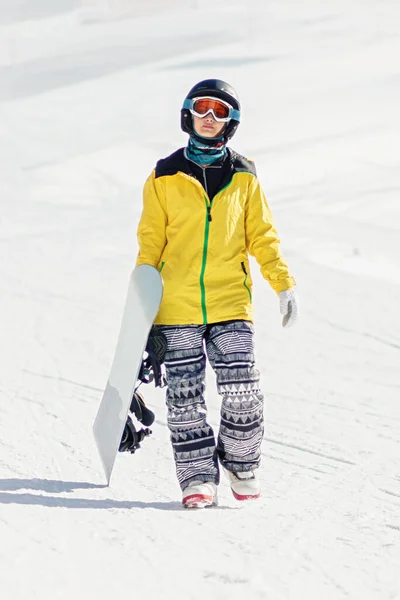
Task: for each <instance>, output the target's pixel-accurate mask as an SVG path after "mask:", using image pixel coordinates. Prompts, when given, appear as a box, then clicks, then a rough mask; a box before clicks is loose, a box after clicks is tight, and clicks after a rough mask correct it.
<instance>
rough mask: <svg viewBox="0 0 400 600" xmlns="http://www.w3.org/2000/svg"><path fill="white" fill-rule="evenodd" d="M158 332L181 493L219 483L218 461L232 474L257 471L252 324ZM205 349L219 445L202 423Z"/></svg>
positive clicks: (259, 423)
mask: <svg viewBox="0 0 400 600" xmlns="http://www.w3.org/2000/svg"><path fill="white" fill-rule="evenodd" d="M157 327H159V328H161V329H162V331H163V333H164V335H165V336H166V339H167V344H168V347H167V353H166V357H165V365H166V377H167V384H168V389H167V398H166V402H167V408H168V415H167V422H168V427H169V430H170V434H171V442H172V447H173V452H174V460H175V464H176V473H177V476H178V481H179V483H180V485H181V487H182V489H184V488H185V487H187V485H189V484H190V483H191V482H192V481H214V482H215V483H218V482H219V466H218V459H219V460H220V462H221V463H222V464H223V465H224V466H225V467H226V468H227V469H229V470H231V471H236V472H237V471H247V470H252V469H254V468H256V467H257V466H258V465H259V462H260V446H261V441H262V437H263V395H262V393H261V391H260V389H259V373H258V371H257V370H256V369H255V367H254V344H253V335H254V328H253V325H252V323H250V322H248V321H233V322H229V323H220V324H216V325H210V326H205V325H198V326H177V327H171V326H168V327H167V326H160V325H158V326H157ZM190 343H192V346H190ZM204 345H205V348H204ZM205 349H206V352H207V356H208V359H209V362H210V364H211V366H212V367H213V369H214V371H215V373H216V376H217V390H218V393H219V394H220V395H221V396H222V406H221V424H220V430H219V434H218V440H217V443H216V440H215V436H214V432H213V430H212V428H211V426H210V425H209V424H208V423H207V419H206V416H207V409H206V404H205V399H204V392H205V367H206V353H205Z"/></svg>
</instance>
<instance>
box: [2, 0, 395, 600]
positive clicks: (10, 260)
mask: <svg viewBox="0 0 400 600" xmlns="http://www.w3.org/2000/svg"><path fill="white" fill-rule="evenodd" d="M33 4H34V5H35V6H33ZM183 4H184V3H183V2H181V1H179V2H178V1H177V2H176V4H175V3H174V2H170V3H168V6H169V10H168V11H163V12H157V14H154V15H152V14H151V12H150V10H149V7H150V6H151V4H150V3H149V2H148V3H146V10H144V9H143V10H141V7H140V6H139V7H138V11H136V10H135V11H134V12H135V14H134V15H133V16H132V18H118V19H111V20H109V21H108V20H101V21H96V20H91V21H90V20H88V19H87V18H85V14H84V9H83V8H80V6H79V3H78V2H77V1H76V2H75V1H72V0H68V1H67V0H63V1H62V2H58V3H57V8H55V3H54V2H52V1H51V0H40V1H39V0H38V2H35V3H32V2H28V1H27V0H18V2H11V1H8V2H6V0H1V2H0V57H1V58H0V61H1V64H0V134H1V139H2V144H1V146H0V157H1V160H0V164H1V167H0V169H1V174H0V206H1V213H0V214H1V230H0V244H1V253H0V291H1V293H0V309H1V312H0V314H1V329H0V331H1V365H2V369H1V379H0V540H1V544H0V597H1V599H2V600H36V599H39V598H40V600H44V599H47V598H49V599H50V598H51V599H52V600H67V599H68V600H70V599H71V598H73V599H75V600H81V599H82V600H83V599H84V600H92V599H93V600H94V599H96V600H101V599H103V598H104V599H106V598H107V599H108V598H111V597H112V598H125V597H127V596H129V597H140V596H142V597H144V595H145V594H146V595H148V596H150V597H151V598H159V597H160V598H164V599H172V598H174V599H176V598H178V599H179V598H185V600H191V599H194V600H200V599H203V598H206V597H207V598H210V599H211V598H218V599H221V600H222V599H228V598H229V600H232V599H236V598H242V597H245V598H246V599H247V598H248V599H251V600H253V599H254V600H255V599H268V600H303V599H304V598H307V599H308V600H310V599H312V600H314V599H315V600H317V599H318V600H342V599H349V598H351V599H352V600H359V599H362V600H367V599H368V600H395V599H398V598H400V575H399V568H398V567H399V560H400V402H399V397H400V354H399V352H400V325H399V303H400V287H399V284H400V267H399V264H400V236H399V230H400V219H399V217H400V213H399V202H398V198H399V191H400V152H399V141H400V116H399V110H398V107H399V103H400V77H399V69H398V57H399V55H400V38H399V34H398V23H399V18H400V5H399V4H398V1H397V0H386V1H385V2H379V0H363V1H362V2H361V0H350V1H349V0H347V2H345V1H344V0H336V1H335V2H333V1H332V0H328V2H324V3H320V2H317V1H316V0H303V1H302V2H294V0H286V1H285V2H278V1H276V0H271V1H270V2H265V1H264V0H253V1H252V2H251V3H247V4H246V3H243V2H239V1H238V0H232V1H228V0H219V1H218V2H215V3H213V4H212V5H210V4H206V5H204V6H203V5H202V3H200V2H194V1H193V2H189V0H188V2H187V3H186V4H185V5H184V6H183ZM142 6H143V7H144V6H145V5H144V3H143V4H142ZM86 17H87V14H86ZM214 76H217V77H221V78H224V79H226V80H228V81H229V82H231V83H232V84H233V85H234V86H235V87H236V88H237V89H238V91H239V94H240V96H241V100H242V104H243V121H242V124H241V126H240V128H239V130H238V132H237V135H236V137H235V138H234V140H233V141H232V147H233V148H235V149H237V150H238V151H240V152H242V153H243V154H245V155H248V156H251V157H252V158H254V159H255V160H256V163H257V167H258V172H259V177H260V179H261V181H262V183H263V186H264V188H265V191H266V193H267V195H268V198H269V201H270V205H271V208H272V210H273V213H274V216H275V220H276V223H277V227H278V231H279V233H280V236H281V239H282V248H283V251H284V254H285V256H286V258H287V260H288V262H289V264H290V266H291V270H292V271H293V274H294V276H295V278H296V280H297V282H298V288H299V293H300V298H301V309H302V311H301V318H300V320H299V322H298V324H297V325H296V327H295V328H293V329H292V330H288V331H286V330H283V329H282V327H281V320H280V316H279V311H278V303H277V300H276V297H275V295H274V293H273V292H272V290H270V288H269V287H268V285H267V284H266V283H265V282H264V281H263V280H262V278H261V276H260V275H259V272H258V269H257V266H256V265H254V264H252V272H253V280H254V282H255V290H254V303H255V315H256V329H257V338H256V343H257V358H258V365H259V368H260V371H261V373H262V382H263V389H264V391H265V394H266V411H265V416H266V432H265V440H264V446H263V464H262V469H261V480H262V497H261V499H260V501H258V502H254V503H252V504H247V505H245V506H242V505H241V504H238V503H237V502H236V501H235V500H234V499H233V497H232V496H231V493H230V490H229V488H228V485H227V483H226V481H224V480H223V481H222V483H221V486H220V492H219V496H220V507H219V508H218V509H210V510H205V511H193V512H190V511H184V510H182V509H181V505H180V490H179V488H178V485H177V482H176V479H175V473H174V465H173V461H172V452H171V449H170V445H169V435H168V430H167V427H166V418H165V417H166V415H165V407H164V392H163V391H160V390H155V389H154V388H151V389H148V390H147V389H146V390H145V393H146V398H147V401H148V404H149V405H150V407H152V408H153V409H154V410H155V412H156V415H157V420H156V424H155V426H154V433H153V436H152V438H150V439H147V440H145V442H144V443H143V447H142V448H141V450H140V451H139V452H138V453H137V454H136V455H135V456H125V455H120V456H118V459H117V463H116V467H115V471H114V474H113V478H112V480H111V486H110V487H106V486H105V481H104V475H103V473H102V468H101V463H100V459H99V457H98V454H97V452H96V448H95V444H94V440H93V436H92V431H91V427H92V423H93V420H94V417H95V414H96V412H97V409H98V405H99V402H100V398H101V395H102V391H103V388H104V386H105V383H106V381H107V377H108V373H109V369H110V366H111V362H112V357H113V352H114V349H115V344H116V336H117V334H118V331H119V325H120V319H121V315H122V309H123V303H124V300H125V295H126V288H127V283H128V279H129V273H130V270H131V268H132V265H133V264H134V261H135V258H136V252H137V243H136V226H137V221H138V217H139V215H140V210H141V189H142V185H143V182H144V180H145V178H146V177H147V175H148V174H149V173H150V171H151V169H152V168H153V166H154V164H155V161H156V160H157V159H158V158H159V157H161V156H165V155H167V154H168V153H170V152H172V151H173V150H174V149H176V148H177V147H179V146H182V145H184V144H185V141H186V138H185V136H184V134H183V133H182V132H181V131H180V128H179V110H180V106H181V102H182V99H183V98H184V95H185V93H186V92H187V91H188V89H189V88H190V87H191V86H192V85H193V84H194V83H195V82H196V81H198V80H200V79H202V78H205V77H214ZM208 384H209V385H208V404H209V415H210V421H211V423H212V424H213V425H214V426H215V427H216V426H217V424H218V413H219V400H218V397H217V395H216V391H215V385H214V377H213V374H212V373H208Z"/></svg>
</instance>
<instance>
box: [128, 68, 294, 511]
mask: <svg viewBox="0 0 400 600" xmlns="http://www.w3.org/2000/svg"><path fill="white" fill-rule="evenodd" d="M240 110H241V109H240V103H239V99H238V96H237V94H236V92H235V90H234V89H233V88H232V87H231V86H230V85H229V84H228V83H225V82H224V81H221V80H219V79H208V80H205V81H201V82H200V83H198V84H197V85H195V86H194V87H193V88H192V89H191V90H190V92H189V93H188V95H187V97H186V98H185V101H184V103H183V107H182V110H181V127H182V129H183V131H184V132H186V133H188V134H189V142H188V145H187V147H186V148H181V149H179V150H177V151H176V152H174V153H173V154H171V155H170V156H168V157H167V158H164V159H161V160H159V161H158V162H157V165H156V167H155V169H154V171H153V172H152V173H151V175H150V176H149V178H148V179H147V181H146V183H145V186H144V192H143V212H142V215H141V219H140V223H139V227H138V242H139V255H138V260H137V264H138V265H140V264H150V265H153V266H155V267H157V268H158V269H159V270H160V271H161V273H162V277H163V280H164V295H163V299H162V302H161V306H160V310H159V312H158V315H157V318H156V320H155V326H156V328H157V330H160V331H162V333H163V334H164V336H165V338H166V340H167V351H166V355H165V370H166V379H167V386H168V387H167V397H166V402H167V409H168V427H169V430H170V435H171V442H172V447H173V454H174V459H175V464H176V473H177V477H178V481H179V484H180V486H181V489H182V502H183V505H184V506H185V507H203V506H209V505H213V504H214V505H215V504H217V486H218V484H219V480H220V465H221V466H222V468H223V470H224V472H225V474H226V475H227V477H228V480H229V482H230V486H231V489H232V492H233V495H234V497H235V498H236V499H237V500H247V499H255V498H258V497H259V495H260V482H259V479H258V476H257V468H258V467H259V464H260V455H261V442H262V438H263V394H262V392H261V390H260V387H259V372H258V371H257V369H256V367H255V359H254V343H253V342H254V339H253V338H254V326H253V311H252V280H251V274H250V268H249V258H248V255H249V254H250V255H252V256H254V257H255V258H256V260H257V262H258V264H259V265H260V268H261V273H262V275H263V276H264V278H265V279H266V280H267V281H268V282H269V283H270V285H271V286H272V288H273V289H274V290H275V292H276V293H277V294H278V296H279V301H280V311H281V314H282V315H283V325H284V326H286V327H288V326H291V325H293V324H294V323H295V322H296V320H297V316H298V299H297V294H296V290H295V281H294V279H293V278H292V277H291V275H290V273H289V270H288V266H287V264H286V262H285V261H284V260H283V259H282V257H281V254H280V243H279V238H278V235H277V232H276V229H275V227H274V224H273V220H272V216H271V212H270V209H269V207H268V204H267V202H266V199H265V196H264V194H263V191H262V189H261V187H260V183H259V181H258V179H257V175H256V169H255V166H254V162H253V161H251V160H249V159H247V158H244V157H243V156H241V155H240V154H238V153H237V152H235V151H233V150H232V149H230V148H227V142H228V141H229V139H230V138H231V137H232V136H233V135H234V133H235V132H236V130H237V127H238V125H239V122H240V116H241V113H240ZM206 356H207V358H208V360H209V363H210V364H211V366H212V368H213V369H214V371H215V373H216V380H217V390H218V393H219V394H220V395H221V396H222V405H221V422H220V428H219V432H218V436H217V439H216V438H215V436H214V432H213V430H212V428H211V427H210V425H209V424H208V423H207V418H206V404H205V398H204V392H205V368H206Z"/></svg>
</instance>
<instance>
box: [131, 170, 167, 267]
mask: <svg viewBox="0 0 400 600" xmlns="http://www.w3.org/2000/svg"><path fill="white" fill-rule="evenodd" d="M166 226H167V214H166V206H165V194H164V191H163V189H162V185H161V182H160V180H159V179H156V178H155V171H153V172H152V173H151V175H150V176H149V178H148V179H147V181H146V183H145V185H144V188H143V210H142V215H141V217H140V221H139V226H138V231H137V237H138V243H139V254H138V258H137V261H136V266H138V265H143V264H147V265H152V266H153V267H157V265H158V263H159V262H160V258H161V255H162V253H163V250H164V248H165V245H166V243H167V238H166Z"/></svg>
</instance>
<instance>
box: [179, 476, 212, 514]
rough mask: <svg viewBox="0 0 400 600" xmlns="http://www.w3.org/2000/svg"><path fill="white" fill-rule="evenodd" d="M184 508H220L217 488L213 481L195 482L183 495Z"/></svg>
mask: <svg viewBox="0 0 400 600" xmlns="http://www.w3.org/2000/svg"><path fill="white" fill-rule="evenodd" d="M182 504H183V506H184V508H206V507H207V506H218V497H217V486H216V485H215V483H213V482H212V481H193V482H192V483H191V484H190V485H188V487H187V488H185V489H184V490H183V493H182Z"/></svg>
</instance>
